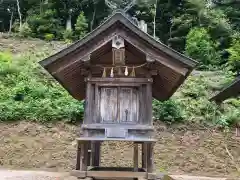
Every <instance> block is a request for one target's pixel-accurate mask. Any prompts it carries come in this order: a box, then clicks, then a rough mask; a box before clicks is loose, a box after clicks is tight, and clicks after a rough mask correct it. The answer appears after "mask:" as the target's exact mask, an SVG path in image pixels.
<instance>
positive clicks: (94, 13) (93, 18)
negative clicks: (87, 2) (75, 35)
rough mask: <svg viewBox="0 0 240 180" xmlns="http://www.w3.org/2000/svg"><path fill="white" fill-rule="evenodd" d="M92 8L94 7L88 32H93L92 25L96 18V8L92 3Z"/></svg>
mask: <svg viewBox="0 0 240 180" xmlns="http://www.w3.org/2000/svg"><path fill="white" fill-rule="evenodd" d="M93 6H94V11H93V16H92V20H91V26H90V31H92V30H93V23H94V21H95V16H96V6H95V3H93Z"/></svg>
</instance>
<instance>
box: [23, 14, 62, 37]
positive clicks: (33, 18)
mask: <svg viewBox="0 0 240 180" xmlns="http://www.w3.org/2000/svg"><path fill="white" fill-rule="evenodd" d="M27 19H28V23H29V26H30V27H31V29H32V31H33V33H34V34H35V35H36V37H38V38H45V34H53V35H54V37H56V38H58V39H60V38H62V37H61V34H62V33H61V32H62V27H61V26H60V24H61V23H60V20H59V19H58V16H57V12H56V10H54V9H47V10H45V11H44V12H42V13H40V14H32V15H30V16H28V18H27Z"/></svg>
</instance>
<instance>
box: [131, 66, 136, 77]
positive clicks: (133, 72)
mask: <svg viewBox="0 0 240 180" xmlns="http://www.w3.org/2000/svg"><path fill="white" fill-rule="evenodd" d="M130 76H131V77H135V76H136V73H135V68H134V67H133V68H132V72H131V74H130Z"/></svg>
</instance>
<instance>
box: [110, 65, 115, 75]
mask: <svg viewBox="0 0 240 180" xmlns="http://www.w3.org/2000/svg"><path fill="white" fill-rule="evenodd" d="M110 77H114V74H113V67H112V69H111V73H110Z"/></svg>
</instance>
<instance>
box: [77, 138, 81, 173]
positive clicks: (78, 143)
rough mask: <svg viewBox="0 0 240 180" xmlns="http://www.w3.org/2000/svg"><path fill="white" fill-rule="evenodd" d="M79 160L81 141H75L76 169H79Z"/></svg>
mask: <svg viewBox="0 0 240 180" xmlns="http://www.w3.org/2000/svg"><path fill="white" fill-rule="evenodd" d="M80 161H81V143H80V142H79V141H77V161H76V170H80Z"/></svg>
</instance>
